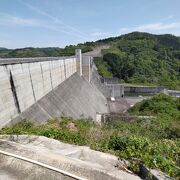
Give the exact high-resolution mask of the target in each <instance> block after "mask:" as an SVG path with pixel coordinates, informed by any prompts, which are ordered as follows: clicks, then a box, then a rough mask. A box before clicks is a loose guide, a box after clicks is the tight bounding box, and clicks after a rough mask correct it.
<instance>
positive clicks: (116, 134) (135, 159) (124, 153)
mask: <svg viewBox="0 0 180 180" xmlns="http://www.w3.org/2000/svg"><path fill="white" fill-rule="evenodd" d="M129 113H132V114H140V115H153V116H154V117H155V118H145V119H141V120H137V121H133V122H125V121H116V122H113V123H109V124H103V125H101V126H100V125H97V124H94V123H92V122H90V121H86V120H73V119H71V118H67V117H62V118H57V119H54V120H50V121H49V122H48V123H47V124H44V125H34V124H32V123H31V122H28V121H26V120H24V121H21V122H19V123H17V124H16V125H14V126H12V127H6V128H3V129H1V130H0V134H35V135H43V136H46V137H49V138H54V139H57V140H61V141H63V142H67V143H73V144H78V145H88V146H90V147H91V148H92V149H95V150H99V151H103V152H108V153H112V154H115V155H117V156H120V157H122V158H126V159H128V160H129V161H130V162H131V163H130V166H129V168H130V169H131V170H133V171H134V172H137V173H138V165H139V164H140V163H143V164H145V165H146V166H148V167H150V168H156V169H161V170H162V171H164V172H166V173H167V174H168V175H170V176H172V177H174V178H175V179H179V177H180V171H179V167H180V139H179V137H180V99H173V98H172V97H169V96H166V95H163V94H159V95H155V96H154V97H152V98H151V99H148V100H144V101H142V102H140V103H138V104H137V105H135V106H134V107H132V108H131V109H130V110H129Z"/></svg>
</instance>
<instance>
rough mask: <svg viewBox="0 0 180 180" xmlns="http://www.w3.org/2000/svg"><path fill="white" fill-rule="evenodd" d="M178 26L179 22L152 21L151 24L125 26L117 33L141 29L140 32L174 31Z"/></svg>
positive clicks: (179, 25) (179, 26)
mask: <svg viewBox="0 0 180 180" xmlns="http://www.w3.org/2000/svg"><path fill="white" fill-rule="evenodd" d="M179 28H180V23H179V22H171V23H163V22H159V23H152V24H143V25H140V26H135V27H125V28H121V29H120V30H119V34H122V33H128V32H133V31H142V32H152V33H174V32H177V30H178V29H179Z"/></svg>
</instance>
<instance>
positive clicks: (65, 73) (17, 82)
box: [0, 57, 77, 126]
mask: <svg viewBox="0 0 180 180" xmlns="http://www.w3.org/2000/svg"><path fill="white" fill-rule="evenodd" d="M28 60H29V61H28ZM35 60H36V61H35ZM32 61H33V62H31V59H30V58H29V59H28V58H26V59H25V60H22V59H14V61H13V60H9V59H8V60H7V61H6V60H5V59H3V61H0V126H4V125H5V124H6V123H8V121H10V120H11V119H13V118H15V117H16V116H17V115H18V114H20V113H21V112H23V111H25V110H26V109H27V108H29V107H30V106H31V105H33V104H34V103H35V102H37V101H38V100H39V99H41V98H42V97H43V96H45V95H46V94H47V93H49V92H50V91H51V90H53V89H55V88H56V87H57V86H58V85H59V84H61V83H62V82H63V81H64V80H65V79H67V78H69V77H70V76H71V75H72V74H74V73H75V72H76V71H77V70H76V67H77V65H76V58H75V57H69V58H59V59H57V58H55V59H54V60H53V59H52V58H51V60H48V59H47V58H45V61H43V59H42V58H40V60H38V58H33V59H32Z"/></svg>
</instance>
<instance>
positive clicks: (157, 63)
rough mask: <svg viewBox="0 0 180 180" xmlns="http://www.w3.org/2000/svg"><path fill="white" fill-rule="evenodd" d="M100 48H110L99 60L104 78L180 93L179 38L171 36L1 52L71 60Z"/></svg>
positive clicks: (1, 51)
mask: <svg viewBox="0 0 180 180" xmlns="http://www.w3.org/2000/svg"><path fill="white" fill-rule="evenodd" d="M100 45H109V46H110V49H104V50H102V54H103V58H99V59H98V60H96V65H97V67H98V70H99V73H100V74H101V75H102V76H105V77H111V76H114V77H118V78H119V79H120V80H121V82H125V83H135V84H139V83H140V84H145V85H149V84H150V85H162V86H166V87H168V88H171V89H180V38H179V37H176V36H173V35H169V34H165V35H153V34H149V33H140V32H133V33H129V34H126V35H122V36H118V37H111V38H108V39H102V40H99V41H96V42H86V43H84V44H78V45H76V46H75V45H70V46H66V47H65V48H57V47H53V48H24V49H15V50H10V49H4V48H0V57H3V58H5V57H40V56H41V57H46V56H71V55H74V52H75V49H76V48H81V49H82V51H83V52H88V51H91V50H93V48H95V47H97V46H100Z"/></svg>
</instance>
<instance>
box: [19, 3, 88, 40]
mask: <svg viewBox="0 0 180 180" xmlns="http://www.w3.org/2000/svg"><path fill="white" fill-rule="evenodd" d="M19 2H20V3H22V4H24V5H25V6H26V7H28V8H29V9H31V10H33V11H34V12H36V13H38V14H40V15H42V16H44V17H46V18H49V19H50V20H51V21H52V22H53V24H54V25H53V27H52V29H56V30H58V31H62V32H64V33H66V34H69V35H72V36H75V37H78V38H81V39H84V40H87V38H88V36H87V35H86V34H85V33H83V32H81V31H79V30H78V29H76V28H75V27H73V26H71V25H68V24H66V23H64V22H63V21H62V20H60V19H59V18H57V17H54V16H52V15H51V14H49V13H47V12H45V11H42V10H40V9H39V8H37V7H34V6H32V5H30V4H28V3H25V2H23V1H21V0H19Z"/></svg>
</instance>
